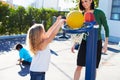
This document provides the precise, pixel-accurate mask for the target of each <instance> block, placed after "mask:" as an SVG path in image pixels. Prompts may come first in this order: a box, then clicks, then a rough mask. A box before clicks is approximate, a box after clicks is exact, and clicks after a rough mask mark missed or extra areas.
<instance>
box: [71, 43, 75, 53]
mask: <svg viewBox="0 0 120 80" xmlns="http://www.w3.org/2000/svg"><path fill="white" fill-rule="evenodd" d="M74 50H75V45H73V46H72V47H71V52H72V53H75V51H74Z"/></svg>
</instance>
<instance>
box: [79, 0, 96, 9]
mask: <svg viewBox="0 0 120 80" xmlns="http://www.w3.org/2000/svg"><path fill="white" fill-rule="evenodd" d="M94 6H95V5H94V0H92V3H91V9H94ZM79 9H80V10H82V11H83V10H85V8H84V7H83V6H82V1H81V0H80V1H79Z"/></svg>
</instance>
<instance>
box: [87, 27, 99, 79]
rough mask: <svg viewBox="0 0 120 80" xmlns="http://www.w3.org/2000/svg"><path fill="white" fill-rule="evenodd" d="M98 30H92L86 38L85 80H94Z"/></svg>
mask: <svg viewBox="0 0 120 80" xmlns="http://www.w3.org/2000/svg"><path fill="white" fill-rule="evenodd" d="M97 40H98V29H97V28H93V29H92V30H91V31H90V32H89V34H88V36H87V44H86V45H87V49H86V72H85V80H95V77H96V55H97Z"/></svg>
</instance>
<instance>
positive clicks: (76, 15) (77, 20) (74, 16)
mask: <svg viewBox="0 0 120 80" xmlns="http://www.w3.org/2000/svg"><path fill="white" fill-rule="evenodd" d="M66 23H67V25H68V26H69V27H70V28H71V29H78V28H81V27H82V25H83V23H84V16H83V14H82V13H81V12H80V11H71V12H69V13H68V14H67V16H66Z"/></svg>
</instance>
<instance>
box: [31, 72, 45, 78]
mask: <svg viewBox="0 0 120 80" xmlns="http://www.w3.org/2000/svg"><path fill="white" fill-rule="evenodd" d="M30 76H31V78H30V80H45V72H32V71H30Z"/></svg>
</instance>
